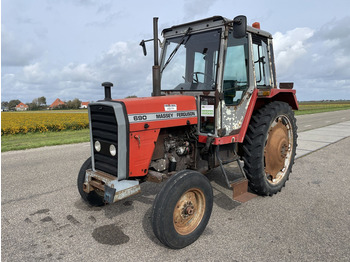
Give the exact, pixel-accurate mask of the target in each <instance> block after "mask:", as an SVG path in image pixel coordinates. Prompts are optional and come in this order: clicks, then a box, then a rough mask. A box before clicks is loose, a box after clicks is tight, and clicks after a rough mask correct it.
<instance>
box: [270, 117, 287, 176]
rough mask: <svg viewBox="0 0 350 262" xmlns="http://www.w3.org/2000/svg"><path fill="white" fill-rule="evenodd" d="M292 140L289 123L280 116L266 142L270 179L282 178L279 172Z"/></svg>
mask: <svg viewBox="0 0 350 262" xmlns="http://www.w3.org/2000/svg"><path fill="white" fill-rule="evenodd" d="M289 145H290V141H289V136H288V128H287V125H285V124H284V123H283V120H282V117H279V118H278V120H277V123H276V124H275V125H274V126H273V127H271V128H270V130H269V133H268V139H267V142H266V146H265V150H264V156H265V172H266V175H267V176H268V178H270V180H272V181H274V180H276V179H280V178H279V177H278V174H279V172H280V171H283V169H284V167H285V162H286V159H287V155H288V152H289V151H290V146H289Z"/></svg>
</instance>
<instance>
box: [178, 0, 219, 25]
mask: <svg viewBox="0 0 350 262" xmlns="http://www.w3.org/2000/svg"><path fill="white" fill-rule="evenodd" d="M215 2H216V0H192V1H186V2H185V3H184V7H183V8H184V20H185V21H187V22H188V21H190V20H193V18H194V17H198V16H205V15H206V14H207V13H208V10H209V8H210V7H211V6H213V5H214V4H215Z"/></svg>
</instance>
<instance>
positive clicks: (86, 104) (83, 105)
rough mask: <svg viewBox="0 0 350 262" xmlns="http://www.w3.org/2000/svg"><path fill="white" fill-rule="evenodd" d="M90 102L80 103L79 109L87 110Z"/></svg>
mask: <svg viewBox="0 0 350 262" xmlns="http://www.w3.org/2000/svg"><path fill="white" fill-rule="evenodd" d="M88 104H90V102H81V105H80V108H87V107H88Z"/></svg>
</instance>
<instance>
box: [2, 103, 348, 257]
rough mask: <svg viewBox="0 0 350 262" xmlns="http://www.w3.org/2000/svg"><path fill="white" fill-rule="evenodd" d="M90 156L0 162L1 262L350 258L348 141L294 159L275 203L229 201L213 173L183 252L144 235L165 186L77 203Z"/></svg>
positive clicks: (30, 153) (15, 157)
mask: <svg viewBox="0 0 350 262" xmlns="http://www.w3.org/2000/svg"><path fill="white" fill-rule="evenodd" d="M349 112H350V111H349V110H347V111H339V112H337V113H334V114H330V115H328V113H326V114H317V115H314V117H312V116H302V117H298V121H299V123H298V125H299V130H306V129H308V127H301V126H300V124H302V125H308V124H312V125H315V127H320V126H324V125H328V124H329V123H331V124H334V123H335V122H327V121H334V119H333V118H334V116H339V115H341V117H340V118H343V117H345V118H346V119H342V120H343V121H349V116H350V114H349ZM315 117H316V118H317V119H318V120H317V121H314V119H315ZM300 118H302V120H300ZM304 121H305V122H304ZM320 122H322V123H323V124H320ZM326 122H327V123H326ZM339 122H342V121H339ZM301 133H302V132H301ZM89 152H90V150H89V144H88V143H82V144H74V145H64V146H53V147H46V148H38V149H31V150H25V151H13V152H6V153H2V154H1V155H2V162H1V167H2V173H1V197H2V198H1V203H2V205H1V211H2V214H1V229H2V232H1V233H2V234H1V238H2V239H1V240H2V244H1V245H2V250H1V251H2V254H1V256H2V260H3V261H56V260H61V261H84V260H85V261H95V260H98V261H111V260H118V261H349V260H350V248H349V243H350V203H349V195H350V176H349V170H350V162H349V155H350V137H348V138H345V139H342V140H340V141H338V142H336V143H333V144H331V145H329V146H326V147H324V148H322V149H320V150H317V151H316V152H313V153H311V154H308V155H305V156H303V157H301V158H298V159H297V161H296V163H295V165H294V166H293V173H292V174H291V176H290V180H289V181H288V182H287V184H286V187H285V188H283V190H282V192H280V193H279V194H277V195H275V196H273V197H256V198H254V199H252V200H250V201H249V202H247V203H244V204H240V203H238V202H235V201H233V200H232V199H231V194H232V192H230V191H229V190H227V189H225V188H224V187H222V186H220V185H222V184H223V183H222V181H220V180H221V175H220V172H219V170H214V171H213V172H212V173H211V174H210V177H211V178H212V179H213V178H214V180H213V181H212V185H213V187H214V207H213V212H212V216H211V219H210V221H209V224H208V226H207V228H206V230H205V231H204V233H203V235H202V236H201V237H200V238H199V239H198V240H197V241H196V242H195V243H194V244H192V245H191V246H189V247H186V248H184V249H182V250H170V249H168V248H166V247H164V246H163V245H161V244H160V243H159V241H158V240H157V239H156V238H155V236H154V235H153V232H152V229H151V225H150V213H151V207H152V203H153V200H154V198H155V196H156V194H157V192H158V191H159V190H160V188H161V186H162V184H153V183H144V184H142V186H141V187H142V193H141V194H139V195H136V196H133V197H130V198H128V199H126V200H122V201H120V202H118V203H115V204H113V205H108V206H105V207H99V208H96V207H95V208H91V207H88V206H87V205H86V204H85V203H84V202H83V201H82V200H81V198H80V196H79V194H78V192H77V188H76V176H77V173H78V171H79V169H80V166H81V164H82V163H83V162H84V160H85V159H86V158H88V157H89Z"/></svg>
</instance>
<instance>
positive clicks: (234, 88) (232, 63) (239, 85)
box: [223, 32, 248, 105]
mask: <svg viewBox="0 0 350 262" xmlns="http://www.w3.org/2000/svg"><path fill="white" fill-rule="evenodd" d="M247 89H248V40H247V37H244V38H241V39H237V38H234V37H233V36H232V32H230V33H229V37H228V42H227V53H226V60H225V67H224V77H223V92H224V100H225V104H226V105H238V104H239V103H240V102H241V100H242V97H243V95H244V94H245V92H246V91H247Z"/></svg>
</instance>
